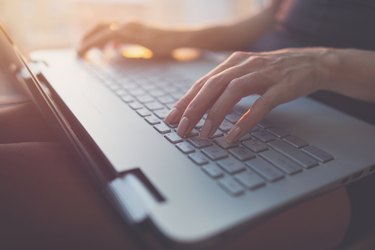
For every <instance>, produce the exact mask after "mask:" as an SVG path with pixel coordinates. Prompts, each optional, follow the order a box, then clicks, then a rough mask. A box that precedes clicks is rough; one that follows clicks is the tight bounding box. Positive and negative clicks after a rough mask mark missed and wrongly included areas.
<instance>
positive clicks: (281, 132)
mask: <svg viewBox="0 0 375 250" xmlns="http://www.w3.org/2000/svg"><path fill="white" fill-rule="evenodd" d="M267 131H268V132H270V133H271V134H273V135H275V136H277V137H278V138H283V137H285V136H288V135H289V132H288V131H286V130H285V129H281V128H269V129H267Z"/></svg>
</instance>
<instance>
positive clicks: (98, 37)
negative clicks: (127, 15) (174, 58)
mask: <svg viewBox="0 0 375 250" xmlns="http://www.w3.org/2000/svg"><path fill="white" fill-rule="evenodd" d="M191 39H192V32H190V31H180V30H168V29H162V28H158V27H153V26H149V25H146V24H143V23H138V22H129V23H125V24H123V25H121V26H120V25H118V24H115V23H109V24H99V25H97V26H96V27H95V28H93V29H92V30H91V31H89V32H88V33H86V35H84V37H83V39H82V41H81V44H80V46H79V48H78V54H79V55H80V56H82V55H84V54H85V53H86V52H87V51H88V50H90V49H91V48H93V47H96V48H103V47H104V46H105V45H106V44H108V43H110V42H116V43H124V44H137V45H142V46H144V47H146V48H148V49H150V50H151V51H152V52H153V53H154V55H155V56H156V57H168V56H170V54H171V52H172V51H173V50H174V49H176V48H180V47H186V46H188V45H189V43H190V40H191Z"/></svg>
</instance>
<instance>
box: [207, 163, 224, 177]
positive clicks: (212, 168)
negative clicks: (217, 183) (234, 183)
mask: <svg viewBox="0 0 375 250" xmlns="http://www.w3.org/2000/svg"><path fill="white" fill-rule="evenodd" d="M202 169H203V171H204V172H205V173H206V174H208V175H209V176H210V177H212V178H215V179H216V178H219V177H222V176H223V171H222V170H221V169H220V168H219V167H218V166H217V165H216V164H213V163H211V164H208V165H204V166H203V167H202Z"/></svg>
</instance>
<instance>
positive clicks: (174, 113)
mask: <svg viewBox="0 0 375 250" xmlns="http://www.w3.org/2000/svg"><path fill="white" fill-rule="evenodd" d="M177 111H178V110H177V109H176V108H173V109H172V110H171V111H169V113H168V115H167V116H166V117H165V118H164V121H165V122H166V123H173V121H174V120H175V119H176V116H177V114H178V112H177Z"/></svg>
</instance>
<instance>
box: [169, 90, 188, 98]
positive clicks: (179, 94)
mask: <svg viewBox="0 0 375 250" xmlns="http://www.w3.org/2000/svg"><path fill="white" fill-rule="evenodd" d="M169 94H170V95H171V96H172V97H173V98H175V99H176V100H179V99H181V97H183V96H184V94H185V91H176V92H173V93H169Z"/></svg>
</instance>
